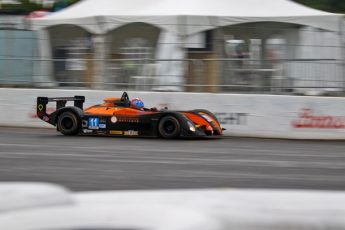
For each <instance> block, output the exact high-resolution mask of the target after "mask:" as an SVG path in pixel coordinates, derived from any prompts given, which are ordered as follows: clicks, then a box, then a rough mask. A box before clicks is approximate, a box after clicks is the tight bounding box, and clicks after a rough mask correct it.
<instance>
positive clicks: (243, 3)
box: [31, 0, 343, 35]
mask: <svg viewBox="0 0 345 230" xmlns="http://www.w3.org/2000/svg"><path fill="white" fill-rule="evenodd" d="M342 20H343V16H342V15H341V14H333V13H328V12H323V11H320V10H315V9H312V8H309V7H306V6H303V5H300V4H297V3H295V2H292V1H290V0H274V1H272V0H83V1H80V2H78V3H76V4H74V5H72V6H70V7H68V8H66V9H64V10H61V11H59V12H57V13H54V14H51V15H48V16H46V17H43V18H38V19H32V20H31V23H32V28H33V29H34V30H38V29H44V28H47V27H50V26H54V25H62V24H67V25H77V26H80V27H82V28H84V29H86V30H88V31H89V32H91V33H94V34H104V33H106V32H108V31H109V30H113V29H115V28H117V27H120V26H123V25H125V24H128V23H133V22H143V23H148V24H152V25H155V26H157V27H159V28H161V29H163V30H166V31H168V32H172V33H174V34H178V35H191V34H195V33H198V32H202V31H206V30H209V29H214V28H217V27H220V26H229V25H236V24H241V23H251V22H263V21H271V22H272V21H274V22H283V23H293V24H300V25H306V26H312V27H315V28H320V29H325V30H329V31H340V28H341V22H342Z"/></svg>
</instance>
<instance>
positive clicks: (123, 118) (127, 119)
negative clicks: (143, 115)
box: [118, 117, 139, 122]
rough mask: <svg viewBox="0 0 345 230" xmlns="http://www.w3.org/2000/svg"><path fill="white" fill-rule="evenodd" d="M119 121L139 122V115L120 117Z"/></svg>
mask: <svg viewBox="0 0 345 230" xmlns="http://www.w3.org/2000/svg"><path fill="white" fill-rule="evenodd" d="M118 121H120V122H139V118H137V117H119V118H118Z"/></svg>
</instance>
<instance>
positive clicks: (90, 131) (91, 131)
mask: <svg viewBox="0 0 345 230" xmlns="http://www.w3.org/2000/svg"><path fill="white" fill-rule="evenodd" d="M83 132H84V133H93V130H89V129H83Z"/></svg>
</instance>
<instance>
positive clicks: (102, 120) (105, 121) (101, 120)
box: [99, 119, 107, 123]
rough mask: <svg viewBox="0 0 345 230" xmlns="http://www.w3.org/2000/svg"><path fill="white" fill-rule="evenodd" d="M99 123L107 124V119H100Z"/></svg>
mask: <svg viewBox="0 0 345 230" xmlns="http://www.w3.org/2000/svg"><path fill="white" fill-rule="evenodd" d="M99 123H107V120H106V119H100V121H99Z"/></svg>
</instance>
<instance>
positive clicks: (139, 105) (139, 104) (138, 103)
mask: <svg viewBox="0 0 345 230" xmlns="http://www.w3.org/2000/svg"><path fill="white" fill-rule="evenodd" d="M131 107H132V108H134V109H144V102H143V101H142V100H140V99H139V98H133V99H132V100H131Z"/></svg>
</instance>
